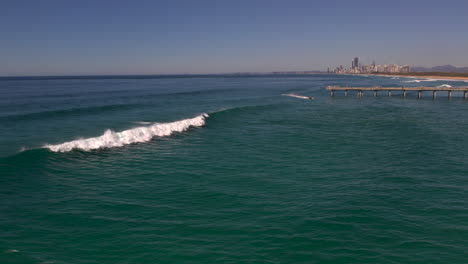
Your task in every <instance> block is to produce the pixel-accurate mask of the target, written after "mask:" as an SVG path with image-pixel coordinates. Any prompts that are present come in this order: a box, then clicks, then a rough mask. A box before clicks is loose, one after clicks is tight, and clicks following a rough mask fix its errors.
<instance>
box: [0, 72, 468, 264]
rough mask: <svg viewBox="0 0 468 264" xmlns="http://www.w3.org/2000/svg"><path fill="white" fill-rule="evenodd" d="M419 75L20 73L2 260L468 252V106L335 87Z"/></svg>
mask: <svg viewBox="0 0 468 264" xmlns="http://www.w3.org/2000/svg"><path fill="white" fill-rule="evenodd" d="M418 80H422V81H421V82H414V80H412V79H408V78H399V79H397V78H389V77H377V76H345V75H298V76H198V77H197V76H172V77H171V76H163V77H157V76H152V77H141V76H133V77H131V76H130V77H128V76H127V77H125V76H124V77H120V78H115V77H109V76H107V77H100V78H97V77H94V78H88V77H80V78H46V77H44V78H3V79H1V80H0V213H1V217H0V227H1V235H0V263H466V262H467V260H468V253H467V252H468V246H467V245H468V243H467V241H468V228H467V225H466V223H467V222H468V178H467V177H468V170H467V167H468V157H467V155H466V153H467V149H468V138H467V137H466V136H465V134H466V132H467V131H468V116H467V115H466V113H467V112H468V101H466V100H463V99H462V98H461V94H457V93H455V96H454V97H453V98H452V99H451V100H448V99H447V98H446V97H445V96H443V95H442V94H440V93H439V94H438V98H437V99H436V100H432V98H431V96H430V94H424V95H423V99H421V100H418V99H417V98H416V95H415V94H412V93H409V95H408V97H407V98H402V97H401V96H400V94H398V93H396V94H395V93H393V96H392V97H386V96H383V94H382V95H381V96H379V97H377V98H375V97H373V96H372V95H371V94H366V95H365V96H364V97H363V98H356V97H355V95H354V94H350V95H349V96H348V97H344V96H343V94H341V93H337V95H336V96H335V97H330V95H329V94H328V93H327V92H326V91H325V87H326V86H327V85H341V86H346V85H348V86H375V85H382V86H395V85H397V86H402V85H405V86H418V85H425V86H439V85H442V84H450V85H452V86H459V85H467V83H465V82H456V81H436V80H435V81H434V80H432V81H424V79H418ZM285 93H298V94H302V95H306V96H313V97H314V98H315V99H314V100H302V99H298V98H292V97H287V96H282V94H285ZM106 131H107V132H106ZM72 148H73V149H72Z"/></svg>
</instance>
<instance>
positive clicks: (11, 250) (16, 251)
mask: <svg viewBox="0 0 468 264" xmlns="http://www.w3.org/2000/svg"><path fill="white" fill-rule="evenodd" d="M18 252H19V250H17V249H7V250H5V253H18Z"/></svg>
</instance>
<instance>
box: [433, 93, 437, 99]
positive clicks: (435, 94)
mask: <svg viewBox="0 0 468 264" xmlns="http://www.w3.org/2000/svg"><path fill="white" fill-rule="evenodd" d="M436 97H437V91H432V99H436Z"/></svg>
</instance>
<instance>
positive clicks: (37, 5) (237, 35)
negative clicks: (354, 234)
mask: <svg viewBox="0 0 468 264" xmlns="http://www.w3.org/2000/svg"><path fill="white" fill-rule="evenodd" d="M467 10H468V2H467V1H461V0H457V1H454V0H447V1H435V0H427V1H424V2H420V1H418V2H417V3H415V2H414V1H401V0H393V1H388V2H385V3H381V2H379V1H375V0H374V1H369V0H364V1H359V0H357V1H345V0H334V1H320V2H315V1H314V2H312V1H288V2H285V1H235V2H231V1H214V0H211V1H203V0H202V1H181V0H178V1H123V0H116V1H102V0H101V1H99V0H98V1H88V0H84V1H67V0H65V1H58V0H54V1H52V0H44V1H32V0H31V1H6V2H3V3H2V8H1V9H0V32H2V37H1V38H2V39H1V41H0V76H31V75H99V74H185V73H192V74H207V73H231V72H274V71H307V70H310V71H313V70H322V71H323V70H326V69H327V68H328V67H330V68H333V67H335V66H336V65H343V64H345V62H344V60H347V61H346V65H348V63H350V61H349V59H347V58H350V59H352V58H353V57H350V55H351V56H353V55H354V54H355V56H357V57H359V60H361V61H367V62H371V61H373V60H375V61H377V62H381V63H383V62H385V64H398V65H405V64H409V65H410V66H423V67H431V66H437V65H445V64H451V65H454V66H458V67H462V66H468V52H467V48H466V47H468V34H466V25H468V16H467V15H466V11H467Z"/></svg>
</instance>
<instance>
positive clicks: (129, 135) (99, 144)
mask: <svg viewBox="0 0 468 264" xmlns="http://www.w3.org/2000/svg"><path fill="white" fill-rule="evenodd" d="M206 117H208V115H207V114H202V115H199V116H196V117H194V118H190V119H184V120H180V121H176V122H171V123H158V124H154V125H151V126H145V127H136V128H132V129H128V130H124V131H122V132H114V131H112V130H107V131H106V132H104V134H103V135H102V136H99V137H93V138H86V139H77V140H73V141H69V142H65V143H62V144H57V145H50V144H46V145H45V146H44V148H48V149H49V150H51V151H54V152H68V151H71V150H73V149H80V150H84V151H89V150H93V149H100V148H114V147H122V146H125V145H128V144H132V143H141V142H147V141H150V140H151V139H152V138H153V137H164V136H169V135H171V134H172V133H174V132H182V131H185V130H187V129H188V128H189V127H200V126H203V125H204V124H205V118H206Z"/></svg>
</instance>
